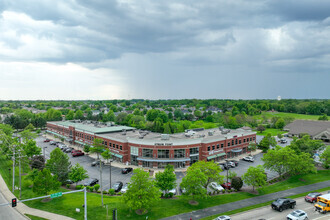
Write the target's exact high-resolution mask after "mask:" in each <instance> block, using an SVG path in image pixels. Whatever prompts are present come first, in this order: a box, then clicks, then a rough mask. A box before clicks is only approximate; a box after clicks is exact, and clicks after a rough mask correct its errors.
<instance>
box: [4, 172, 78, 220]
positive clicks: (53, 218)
mask: <svg viewBox="0 0 330 220" xmlns="http://www.w3.org/2000/svg"><path fill="white" fill-rule="evenodd" d="M0 192H1V193H2V195H3V196H4V198H5V199H6V200H7V201H11V199H12V198H16V196H15V195H14V194H13V193H12V192H11V191H10V190H9V188H8V186H7V184H6V182H5V181H4V179H3V178H2V176H1V175H0ZM15 210H16V211H17V212H19V213H20V214H21V215H22V216H24V217H25V218H26V219H30V218H28V217H27V216H25V215H24V214H29V215H34V216H37V217H41V218H45V219H50V220H74V219H73V218H70V217H67V216H64V215H58V214H55V213H51V212H46V211H42V210H39V209H34V208H30V207H28V206H27V205H25V204H23V203H17V207H16V208H15Z"/></svg>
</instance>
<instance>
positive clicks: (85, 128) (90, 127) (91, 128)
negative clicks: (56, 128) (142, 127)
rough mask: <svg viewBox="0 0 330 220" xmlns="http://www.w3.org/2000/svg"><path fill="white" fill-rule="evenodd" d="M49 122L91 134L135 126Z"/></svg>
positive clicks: (130, 128) (129, 128)
mask: <svg viewBox="0 0 330 220" xmlns="http://www.w3.org/2000/svg"><path fill="white" fill-rule="evenodd" d="M50 124H55V125H61V126H64V127H67V128H69V126H72V127H75V129H76V130H77V131H82V132H89V133H92V134H102V133H112V132H121V131H123V130H133V129H135V128H132V127H128V126H121V125H120V126H117V125H115V126H107V125H104V124H99V123H97V124H93V123H88V122H87V121H84V122H73V121H56V122H50Z"/></svg>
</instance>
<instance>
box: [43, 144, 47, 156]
mask: <svg viewBox="0 0 330 220" xmlns="http://www.w3.org/2000/svg"><path fill="white" fill-rule="evenodd" d="M46 148H47V147H46V146H44V147H43V155H44V158H45V159H46V151H45V149H46Z"/></svg>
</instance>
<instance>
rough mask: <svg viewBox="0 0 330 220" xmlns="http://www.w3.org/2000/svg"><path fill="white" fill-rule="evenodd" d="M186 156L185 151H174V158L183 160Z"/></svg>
mask: <svg viewBox="0 0 330 220" xmlns="http://www.w3.org/2000/svg"><path fill="white" fill-rule="evenodd" d="M185 154H186V150H185V149H175V150H174V158H184V157H185Z"/></svg>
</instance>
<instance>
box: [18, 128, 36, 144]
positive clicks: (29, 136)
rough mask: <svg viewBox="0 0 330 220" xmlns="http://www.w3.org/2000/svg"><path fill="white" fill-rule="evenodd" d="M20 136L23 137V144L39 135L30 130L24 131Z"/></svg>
mask: <svg viewBox="0 0 330 220" xmlns="http://www.w3.org/2000/svg"><path fill="white" fill-rule="evenodd" d="M19 135H20V136H21V138H22V140H23V142H27V141H28V140H30V139H34V138H36V137H37V135H36V134H35V133H32V132H31V131H30V130H24V131H22V132H20V133H19Z"/></svg>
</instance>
